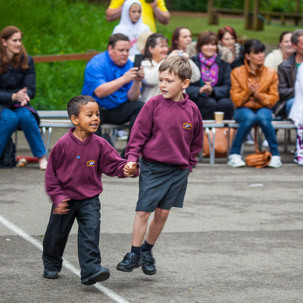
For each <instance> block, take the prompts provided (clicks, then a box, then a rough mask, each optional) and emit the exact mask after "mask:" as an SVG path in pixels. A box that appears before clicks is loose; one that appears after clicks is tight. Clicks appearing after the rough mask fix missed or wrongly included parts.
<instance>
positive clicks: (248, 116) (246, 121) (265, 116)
mask: <svg viewBox="0 0 303 303" xmlns="http://www.w3.org/2000/svg"><path fill="white" fill-rule="evenodd" d="M234 118H235V120H236V121H237V122H238V123H239V124H240V125H239V128H238V131H237V134H236V138H235V140H234V142H233V145H232V148H231V151H230V154H239V155H240V154H241V147H242V144H243V142H244V140H245V138H246V136H247V134H248V133H249V131H250V129H251V128H252V127H253V126H254V125H255V124H258V125H259V126H260V127H261V128H262V131H263V133H264V135H265V138H266V140H267V141H268V145H269V147H270V152H271V154H272V155H274V156H279V155H280V153H279V149H278V141H277V137H276V132H275V130H274V128H273V126H272V124H271V121H272V110H271V109H269V108H266V107H264V108H260V109H258V110H252V109H250V108H247V107H239V108H237V109H236V110H235V112H234Z"/></svg>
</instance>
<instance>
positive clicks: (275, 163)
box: [268, 156, 282, 168]
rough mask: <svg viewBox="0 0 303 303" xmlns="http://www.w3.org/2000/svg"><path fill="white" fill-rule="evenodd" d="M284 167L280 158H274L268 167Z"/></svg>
mask: <svg viewBox="0 0 303 303" xmlns="http://www.w3.org/2000/svg"><path fill="white" fill-rule="evenodd" d="M281 166H282V161H281V157H280V156H272V157H271V160H270V162H269V164H268V167H271V168H279V167H281Z"/></svg>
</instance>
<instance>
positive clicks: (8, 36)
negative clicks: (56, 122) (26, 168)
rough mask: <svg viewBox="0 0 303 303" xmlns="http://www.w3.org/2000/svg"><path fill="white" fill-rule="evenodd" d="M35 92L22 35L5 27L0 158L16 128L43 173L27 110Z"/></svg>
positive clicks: (0, 46)
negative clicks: (22, 133)
mask: <svg viewBox="0 0 303 303" xmlns="http://www.w3.org/2000/svg"><path fill="white" fill-rule="evenodd" d="M35 91H36V75H35V67H34V61H33V59H32V57H31V56H29V55H27V53H26V50H25V48H24V46H23V45H22V33H21V31H20V29H19V28H17V27H15V26H7V27H5V28H4V29H3V30H2V31H1V33H0V138H1V140H0V156H1V155H2V152H3V150H4V147H5V145H6V143H7V142H8V140H9V138H10V137H11V136H12V134H13V133H14V132H15V131H16V130H17V129H18V128H19V127H20V128H22V130H23V131H24V134H25V137H26V139H27V141H28V143H29V145H30V148H31V151H32V153H33V155H34V156H35V157H38V158H39V167H40V169H42V170H45V169H46V165H47V160H46V157H45V155H46V151H45V148H44V144H43V141H42V138H41V134H40V131H39V127H38V123H37V121H36V119H35V116H34V114H36V112H35V110H34V109H33V108H32V107H31V106H30V100H31V99H33V98H34V96H35Z"/></svg>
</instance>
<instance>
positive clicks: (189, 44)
mask: <svg viewBox="0 0 303 303" xmlns="http://www.w3.org/2000/svg"><path fill="white" fill-rule="evenodd" d="M191 36H192V35H191V31H190V30H189V29H188V28H187V27H177V28H176V29H175V31H174V32H173V35H172V39H171V47H170V49H169V54H174V55H180V56H183V58H185V59H189V58H190V57H191V56H194V55H195V54H196V51H195V52H193V50H192V49H193V48H194V49H195V46H193V45H194V44H193V41H192V37H191ZM188 62H189V64H190V67H191V70H192V77H191V79H190V80H191V82H197V81H199V80H200V78H201V74H200V70H199V68H198V67H197V65H196V64H195V63H194V62H193V61H192V60H191V59H189V61H188Z"/></svg>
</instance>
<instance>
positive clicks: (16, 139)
mask: <svg viewBox="0 0 303 303" xmlns="http://www.w3.org/2000/svg"><path fill="white" fill-rule="evenodd" d="M17 146H18V130H16V131H15V148H16V151H17Z"/></svg>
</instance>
